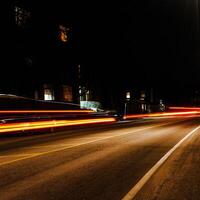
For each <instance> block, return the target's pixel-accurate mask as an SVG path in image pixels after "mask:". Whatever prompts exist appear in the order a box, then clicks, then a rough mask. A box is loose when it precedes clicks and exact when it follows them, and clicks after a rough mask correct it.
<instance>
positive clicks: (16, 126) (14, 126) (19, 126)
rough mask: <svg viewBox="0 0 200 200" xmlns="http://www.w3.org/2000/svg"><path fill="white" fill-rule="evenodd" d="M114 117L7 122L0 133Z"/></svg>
mask: <svg viewBox="0 0 200 200" xmlns="http://www.w3.org/2000/svg"><path fill="white" fill-rule="evenodd" d="M115 121H116V120H115V118H96V119H82V120H51V121H39V122H23V123H9V124H2V125H0V133H7V132H17V131H26V130H36V129H45V128H54V127H66V126H76V125H83V124H95V123H108V122H115Z"/></svg>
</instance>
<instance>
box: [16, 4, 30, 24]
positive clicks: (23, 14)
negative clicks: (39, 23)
mask: <svg viewBox="0 0 200 200" xmlns="http://www.w3.org/2000/svg"><path fill="white" fill-rule="evenodd" d="M30 15H31V13H30V12H28V11H27V10H25V9H23V8H20V7H18V6H15V23H16V25H18V26H23V25H24V24H26V22H27V20H28V19H29V18H30Z"/></svg>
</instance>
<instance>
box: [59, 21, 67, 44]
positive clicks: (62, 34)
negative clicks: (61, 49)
mask: <svg viewBox="0 0 200 200" xmlns="http://www.w3.org/2000/svg"><path fill="white" fill-rule="evenodd" d="M68 34H69V28H66V27H65V26H63V25H60V26H59V39H60V40H61V41H62V42H64V43H66V42H68V40H69V37H68Z"/></svg>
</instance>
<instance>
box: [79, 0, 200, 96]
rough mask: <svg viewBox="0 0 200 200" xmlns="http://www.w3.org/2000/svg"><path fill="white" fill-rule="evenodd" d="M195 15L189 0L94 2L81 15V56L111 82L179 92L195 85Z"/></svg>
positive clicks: (184, 92) (198, 70) (197, 82)
mask: <svg viewBox="0 0 200 200" xmlns="http://www.w3.org/2000/svg"><path fill="white" fill-rule="evenodd" d="M197 16H198V15H197V12H196V7H195V1H194V0H184V1H181V0H174V1H169V0H162V1H158V0H148V1H129V2H128V3H126V2H124V1H123V2H120V3H119V4H112V5H107V4H101V5H94V7H93V8H92V7H90V9H89V11H87V12H85V15H84V17H83V18H82V20H83V19H84V21H83V23H82V24H83V31H85V35H84V37H85V38H84V45H83V48H84V50H86V51H84V52H85V54H84V59H86V60H85V62H91V63H90V66H91V67H93V68H94V72H93V73H94V74H95V73H97V69H98V75H100V76H104V77H105V79H106V78H107V79H108V80H112V81H111V84H112V83H114V85H115V84H120V85H121V83H122V84H123V85H125V86H127V87H130V88H132V89H133V90H134V87H144V88H145V87H155V88H158V89H159V90H160V91H162V93H163V95H164V96H166V98H168V99H170V98H171V99H173V98H177V95H180V98H181V95H182V96H184V95H187V94H188V92H190V91H191V92H193V90H196V89H198V88H199V86H200V79H199V73H200V68H199V62H198V56H197V55H198V46H199V45H198V40H197V35H198V33H197ZM99 71H100V72H99ZM98 75H97V76H98ZM174 95H175V96H176V97H175V96H174Z"/></svg>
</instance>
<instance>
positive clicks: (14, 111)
mask: <svg viewBox="0 0 200 200" xmlns="http://www.w3.org/2000/svg"><path fill="white" fill-rule="evenodd" d="M92 112H94V111H93V110H0V114H8V113H9V114H12V113H16V114H17V113H23V114H24V113H92Z"/></svg>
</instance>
